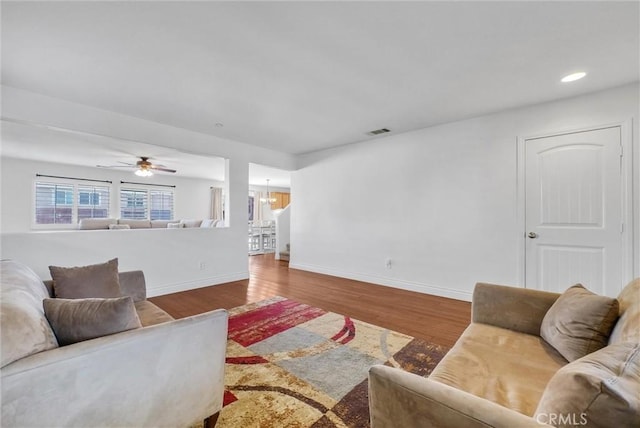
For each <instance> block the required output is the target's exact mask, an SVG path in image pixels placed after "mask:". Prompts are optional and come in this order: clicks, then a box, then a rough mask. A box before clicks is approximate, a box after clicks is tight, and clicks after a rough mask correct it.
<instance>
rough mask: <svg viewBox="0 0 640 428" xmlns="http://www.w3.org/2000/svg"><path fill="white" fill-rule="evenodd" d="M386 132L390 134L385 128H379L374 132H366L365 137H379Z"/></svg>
mask: <svg viewBox="0 0 640 428" xmlns="http://www.w3.org/2000/svg"><path fill="white" fill-rule="evenodd" d="M387 132H391V131H390V130H389V129H387V128H380V129H376V130H375V131H370V132H367V135H380V134H384V133H387Z"/></svg>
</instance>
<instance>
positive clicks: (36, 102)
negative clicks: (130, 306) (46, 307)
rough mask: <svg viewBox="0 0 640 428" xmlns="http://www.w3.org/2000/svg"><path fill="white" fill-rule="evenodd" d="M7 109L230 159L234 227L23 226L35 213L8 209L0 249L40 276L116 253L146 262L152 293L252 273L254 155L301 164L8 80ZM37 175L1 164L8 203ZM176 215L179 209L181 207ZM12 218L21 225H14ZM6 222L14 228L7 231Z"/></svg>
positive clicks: (127, 260)
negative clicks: (18, 174) (8, 172)
mask: <svg viewBox="0 0 640 428" xmlns="http://www.w3.org/2000/svg"><path fill="white" fill-rule="evenodd" d="M2 116H3V118H7V119H11V120H14V121H24V122H28V123H34V124H42V125H49V126H54V127H59V128H63V129H70V130H75V131H81V132H88V133H92V134H97V135H105V136H109V137H114V138H121V139H125V140H132V141H139V142H142V143H148V144H155V145H158V146H164V147H172V148H176V149H178V150H182V151H185V152H189V153H194V154H200V155H213V156H219V157H224V158H226V159H227V160H228V161H227V168H226V170H225V173H226V177H225V182H226V183H228V187H229V193H228V195H227V198H228V200H227V205H226V206H227V214H228V217H227V224H228V225H229V226H230V227H228V228H216V229H210V230H207V231H202V230H189V229H185V230H176V231H168V230H129V231H121V232H123V233H121V234H115V233H111V234H110V232H114V231H60V232H25V231H24V225H25V224H26V223H25V221H30V216H29V220H25V219H23V218H17V217H20V216H21V214H18V213H16V212H14V211H8V213H9V214H7V215H8V216H9V218H8V219H7V220H6V221H5V219H4V218H3V219H2V222H1V223H0V224H1V225H2V235H1V236H0V240H1V253H2V254H1V257H3V258H14V259H17V260H20V261H22V262H24V263H26V264H27V265H28V266H30V267H31V268H32V269H34V270H35V271H36V272H37V273H38V274H39V275H40V276H41V277H42V278H48V277H49V273H48V266H49V265H60V266H79V265H84V264H88V263H99V262H103V261H105V260H108V259H109V258H111V257H118V258H119V259H120V265H121V270H129V269H141V270H143V271H144V272H145V275H146V277H147V288H148V291H149V295H158V294H164V293H169V292H173V291H179V290H186V289H190V288H196V287H202V286H207V285H212V284H219V283H224V282H229V281H233V280H238V279H244V278H248V277H249V271H248V255H247V216H248V213H247V195H248V192H249V186H248V177H249V163H250V162H252V163H258V164H262V165H267V166H270V167H274V168H281V169H291V168H292V167H293V166H294V164H295V160H294V157H293V156H291V155H288V154H284V153H279V152H276V151H272V150H267V149H262V148H259V147H255V146H250V145H248V144H244V143H238V142H234V141H231V140H225V139H221V138H217V137H213V136H210V135H206V134H201V133H197V132H192V131H187V130H185V129H180V128H174V127H171V126H168V125H163V124H159V123H155V122H150V121H146V120H142V119H138V118H134V117H130V116H125V115H122V114H118V113H114V112H108V111H104V110H100V109H96V108H93V107H88V106H84V105H80V104H76V103H71V102H68V101H64V100H60V99H56V98H52V97H47V96H43V95H39V94H35V93H33V92H28V91H23V90H19V89H15V88H10V87H6V86H2ZM3 168H4V165H3ZM9 168H11V165H10V164H9ZM39 172H40V173H44V172H41V171H39ZM52 175H57V174H52ZM23 180H25V181H23ZM127 181H129V180H127ZM130 181H137V180H130ZM31 182H32V177H31V176H29V177H28V178H25V177H22V178H21V179H20V180H18V179H17V178H14V177H13V176H11V177H9V176H6V177H5V174H4V171H3V174H2V192H3V195H2V199H3V201H2V203H3V205H4V204H5V203H6V201H5V199H8V196H7V197H6V198H5V195H4V193H5V191H6V192H7V193H8V194H11V195H13V196H14V197H18V198H20V197H23V196H16V193H19V191H18V189H20V188H22V189H24V188H25V187H24V186H30V185H31ZM28 194H30V191H29V193H28ZM206 199H207V201H208V198H206ZM179 203H180V204H181V202H179ZM181 209H182V208H181ZM2 210H3V211H4V210H5V208H4V207H2ZM176 215H177V216H181V213H178V212H177V213H176ZM3 217H4V213H3ZM14 222H16V224H17V225H18V226H13V223H14ZM5 227H7V228H8V230H13V231H12V232H7V231H5ZM116 233H117V232H116ZM201 266H202V267H204V269H201Z"/></svg>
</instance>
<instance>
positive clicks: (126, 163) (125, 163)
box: [118, 161, 136, 166]
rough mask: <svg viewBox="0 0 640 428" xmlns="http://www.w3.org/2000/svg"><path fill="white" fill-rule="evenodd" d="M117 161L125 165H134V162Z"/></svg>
mask: <svg viewBox="0 0 640 428" xmlns="http://www.w3.org/2000/svg"><path fill="white" fill-rule="evenodd" d="M118 163H121V164H123V165H127V166H136V164H135V163H128V162H122V161H118Z"/></svg>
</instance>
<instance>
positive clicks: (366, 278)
mask: <svg viewBox="0 0 640 428" xmlns="http://www.w3.org/2000/svg"><path fill="white" fill-rule="evenodd" d="M289 268H290V269H300V270H306V271H309V272H315V273H321V274H324V275H331V276H337V277H340V278H347V279H355V280H356V281H363V282H370V283H372V284H377V285H384V286H387V287H393V288H399V289H401V290H407V291H415V292H418V293H425V294H432V295H434V296H440V297H448V298H450V299H456V300H463V301H465V302H470V301H471V297H472V296H473V293H472V292H471V291H460V290H452V289H450V288H444V287H438V286H435V285H429V284H423V283H420V282H414V281H405V280H401V279H396V278H386V277H378V276H373V275H368V274H363V273H356V272H346V271H340V270H335V269H329V268H325V267H322V266H315V265H309V264H298V263H290V264H289Z"/></svg>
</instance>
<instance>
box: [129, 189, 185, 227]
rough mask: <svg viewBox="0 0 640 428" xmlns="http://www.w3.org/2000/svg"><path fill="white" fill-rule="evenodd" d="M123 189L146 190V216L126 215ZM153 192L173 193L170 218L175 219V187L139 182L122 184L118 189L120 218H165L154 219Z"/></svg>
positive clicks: (132, 190) (150, 219)
mask: <svg viewBox="0 0 640 428" xmlns="http://www.w3.org/2000/svg"><path fill="white" fill-rule="evenodd" d="M123 191H131V192H144V193H146V207H145V208H146V216H145V217H144V218H131V217H124V216H123V213H122V209H123V204H122V192H123ZM152 192H166V193H170V194H171V215H170V217H171V218H169V219H168V220H174V219H175V216H176V189H175V187H171V188H166V186H163V185H158V186H154V185H153V184H149V185H137V184H129V183H127V184H122V185H121V186H120V187H119V189H118V196H117V198H118V218H121V219H123V220H149V221H153V220H165V219H164V218H154V219H152V218H151V217H152V215H151V212H152V211H153V210H152V196H151V193H152Z"/></svg>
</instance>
